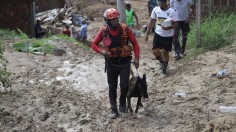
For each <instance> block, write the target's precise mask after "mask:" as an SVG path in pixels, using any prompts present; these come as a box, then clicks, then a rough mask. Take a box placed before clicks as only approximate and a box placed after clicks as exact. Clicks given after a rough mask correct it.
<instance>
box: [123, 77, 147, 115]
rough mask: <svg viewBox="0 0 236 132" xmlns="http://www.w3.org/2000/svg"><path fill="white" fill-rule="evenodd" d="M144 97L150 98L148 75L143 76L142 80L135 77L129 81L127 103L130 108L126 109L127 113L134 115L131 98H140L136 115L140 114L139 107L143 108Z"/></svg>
mask: <svg viewBox="0 0 236 132" xmlns="http://www.w3.org/2000/svg"><path fill="white" fill-rule="evenodd" d="M142 96H143V97H144V98H148V93H147V82H146V75H145V74H144V75H143V78H140V77H139V76H133V77H132V78H131V79H130V81H129V90H128V93H127V96H126V97H127V102H128V107H127V108H126V112H128V110H129V111H130V112H131V113H132V112H133V110H132V107H131V97H138V101H137V105H136V109H135V113H137V112H138V109H139V106H140V107H143V105H142V103H141V98H142Z"/></svg>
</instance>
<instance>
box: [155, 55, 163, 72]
mask: <svg viewBox="0 0 236 132" xmlns="http://www.w3.org/2000/svg"><path fill="white" fill-rule="evenodd" d="M156 59H157V60H159V63H160V67H159V70H161V67H162V63H163V61H162V60H161V57H156Z"/></svg>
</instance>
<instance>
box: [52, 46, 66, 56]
mask: <svg viewBox="0 0 236 132" xmlns="http://www.w3.org/2000/svg"><path fill="white" fill-rule="evenodd" d="M52 53H53V54H54V55H55V56H62V55H63V54H65V53H66V51H65V50H64V49H59V48H56V49H53V50H52Z"/></svg>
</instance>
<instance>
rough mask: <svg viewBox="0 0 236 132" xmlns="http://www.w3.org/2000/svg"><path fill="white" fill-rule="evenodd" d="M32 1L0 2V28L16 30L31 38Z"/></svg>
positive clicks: (12, 0) (11, 0) (7, 0)
mask: <svg viewBox="0 0 236 132" xmlns="http://www.w3.org/2000/svg"><path fill="white" fill-rule="evenodd" d="M33 2H34V0H0V28H8V29H13V30H16V29H17V28H18V29H20V30H22V31H23V32H25V33H27V34H28V35H30V36H33V34H34V33H33V25H34V11H33Z"/></svg>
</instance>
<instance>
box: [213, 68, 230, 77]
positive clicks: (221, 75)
mask: <svg viewBox="0 0 236 132" xmlns="http://www.w3.org/2000/svg"><path fill="white" fill-rule="evenodd" d="M228 73H229V71H228V70H227V69H223V70H221V71H219V72H217V74H216V77H218V78H222V77H224V76H226V75H227V74H228Z"/></svg>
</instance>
